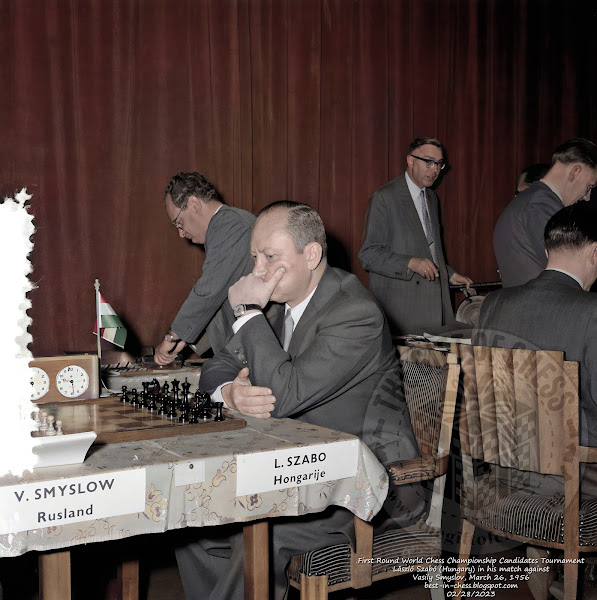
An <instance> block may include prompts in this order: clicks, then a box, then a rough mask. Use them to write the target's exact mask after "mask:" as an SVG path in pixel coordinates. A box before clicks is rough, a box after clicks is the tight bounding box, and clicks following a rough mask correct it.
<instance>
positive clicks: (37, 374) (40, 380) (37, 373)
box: [31, 367, 50, 401]
mask: <svg viewBox="0 0 597 600" xmlns="http://www.w3.org/2000/svg"><path fill="white" fill-rule="evenodd" d="M49 390H50V378H49V377H48V374H47V373H46V372H45V371H44V370H43V369H40V368H39V367H31V400H32V401H35V400H39V399H40V398H43V397H44V396H45V395H46V394H47V393H48V391H49Z"/></svg>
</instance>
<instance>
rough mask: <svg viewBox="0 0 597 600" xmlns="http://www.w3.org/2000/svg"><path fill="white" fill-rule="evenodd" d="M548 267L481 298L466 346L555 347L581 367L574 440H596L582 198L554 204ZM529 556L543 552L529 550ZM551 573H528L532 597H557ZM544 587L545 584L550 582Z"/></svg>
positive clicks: (554, 488)
mask: <svg viewBox="0 0 597 600" xmlns="http://www.w3.org/2000/svg"><path fill="white" fill-rule="evenodd" d="M544 237H545V248H546V250H547V255H548V260H547V268H546V269H545V271H543V272H542V273H541V274H540V275H539V276H538V277H537V278H536V279H532V280H531V281H529V282H528V283H525V284H524V285H521V286H518V287H512V288H505V289H502V290H499V291H497V292H493V293H491V294H489V295H488V296H487V298H486V299H485V300H484V302H483V304H482V305H481V313H480V316H479V323H478V325H477V327H476V328H475V330H474V331H473V338H472V339H473V343H474V344H480V345H484V346H497V347H502V348H528V349H531V350H560V351H563V352H564V353H565V355H564V358H565V359H566V360H572V361H578V362H579V364H580V407H581V415H580V426H581V427H580V429H581V433H580V439H581V443H582V444H588V445H591V446H595V445H597V295H596V294H592V293H587V291H588V290H589V289H590V287H591V285H592V284H593V283H594V281H595V280H596V279H597V219H595V212H594V210H593V208H592V207H591V206H590V204H589V203H588V202H578V203H576V204H573V205H571V206H568V207H566V208H563V209H561V210H560V211H559V212H557V213H556V214H555V215H553V217H551V219H550V220H549V221H548V223H547V226H546V228H545V236H544ZM559 479H560V478H551V477H549V476H541V477H539V476H536V477H531V478H530V479H529V480H528V482H529V484H530V488H531V489H532V490H533V491H534V493H538V494H546V495H553V494H554V493H558V492H559V493H561V491H562V483H561V481H559ZM581 492H582V496H583V497H584V498H595V497H597V473H596V469H595V468H594V465H590V466H589V467H587V468H586V469H585V470H584V473H583V475H582V484H581ZM528 553H529V555H530V556H532V557H534V558H537V557H539V556H546V553H545V551H544V550H540V549H536V548H533V549H529V551H528ZM553 577H554V573H553V572H552V573H533V574H532V575H531V578H530V579H529V587H530V588H531V591H532V593H533V596H534V598H535V599H536V600H547V598H548V595H549V593H548V592H551V594H553V595H555V596H556V597H560V596H559V593H560V592H561V586H562V584H561V582H556V583H555V584H553V585H551V584H552V581H553ZM550 586H551V587H550Z"/></svg>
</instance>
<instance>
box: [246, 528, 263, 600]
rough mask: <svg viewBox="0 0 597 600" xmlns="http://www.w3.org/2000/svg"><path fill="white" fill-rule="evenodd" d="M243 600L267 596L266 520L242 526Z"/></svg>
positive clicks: (258, 599) (261, 599)
mask: <svg viewBox="0 0 597 600" xmlns="http://www.w3.org/2000/svg"><path fill="white" fill-rule="evenodd" d="M243 545H244V569H245V600H264V599H266V598H269V534H268V522H267V520H265V521H257V522H255V523H247V524H246V525H244V526H243Z"/></svg>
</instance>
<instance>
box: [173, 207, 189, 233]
mask: <svg viewBox="0 0 597 600" xmlns="http://www.w3.org/2000/svg"><path fill="white" fill-rule="evenodd" d="M185 208H186V206H183V207H182V208H181V209H180V210H179V211H178V214H177V215H176V219H174V220H173V221H171V223H172V225H174V227H176V229H182V225H181V224H180V223H179V222H178V217H180V213H181V212H182V211H183V210H184V209H185Z"/></svg>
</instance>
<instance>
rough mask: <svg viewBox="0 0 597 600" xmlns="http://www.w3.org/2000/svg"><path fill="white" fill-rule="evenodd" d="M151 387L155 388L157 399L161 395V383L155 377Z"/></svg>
mask: <svg viewBox="0 0 597 600" xmlns="http://www.w3.org/2000/svg"><path fill="white" fill-rule="evenodd" d="M151 385H152V386H153V393H154V395H155V396H156V397H157V396H159V395H160V382H159V381H158V380H157V379H156V378H155V377H154V378H153V380H152V382H151Z"/></svg>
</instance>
